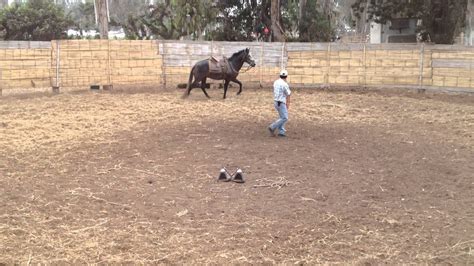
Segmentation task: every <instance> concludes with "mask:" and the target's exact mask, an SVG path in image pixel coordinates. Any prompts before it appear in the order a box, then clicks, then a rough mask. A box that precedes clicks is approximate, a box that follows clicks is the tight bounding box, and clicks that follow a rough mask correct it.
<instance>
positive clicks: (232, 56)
mask: <svg viewBox="0 0 474 266" xmlns="http://www.w3.org/2000/svg"><path fill="white" fill-rule="evenodd" d="M245 50H246V49H243V50H240V51H238V52H235V53H234V54H233V55H231V56H230V57H229V59H233V58H235V57H239V56H240V55H241V54H243V53H245Z"/></svg>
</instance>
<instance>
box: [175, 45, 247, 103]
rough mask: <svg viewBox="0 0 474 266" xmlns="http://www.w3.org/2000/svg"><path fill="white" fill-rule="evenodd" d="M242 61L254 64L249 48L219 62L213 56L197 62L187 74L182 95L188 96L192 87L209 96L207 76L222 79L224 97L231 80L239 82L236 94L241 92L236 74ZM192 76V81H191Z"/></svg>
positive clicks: (240, 84) (242, 63)
mask: <svg viewBox="0 0 474 266" xmlns="http://www.w3.org/2000/svg"><path fill="white" fill-rule="evenodd" d="M244 63H247V64H249V65H250V66H251V67H254V66H255V60H254V59H253V58H252V55H251V54H250V49H249V48H247V49H244V50H241V51H239V52H237V53H234V54H233V55H232V56H231V57H230V58H224V59H222V60H220V61H219V62H217V61H216V60H215V59H214V58H211V59H206V60H201V61H199V62H197V63H196V64H195V65H194V66H193V68H192V69H191V73H190V74H189V80H188V85H187V87H186V92H185V95H184V96H185V97H186V96H188V95H189V94H190V93H191V90H192V89H194V88H201V89H202V91H203V92H204V94H205V95H206V97H207V98H210V97H209V95H208V94H207V92H206V79H207V78H211V79H215V80H224V99H225V96H226V93H227V88H228V86H229V83H230V82H231V81H232V82H235V83H237V84H239V86H240V88H239V92H237V95H239V94H240V93H241V92H242V82H240V81H239V80H237V76H238V75H239V71H240V69H241V68H242V66H243V65H244ZM193 77H194V81H192V80H193Z"/></svg>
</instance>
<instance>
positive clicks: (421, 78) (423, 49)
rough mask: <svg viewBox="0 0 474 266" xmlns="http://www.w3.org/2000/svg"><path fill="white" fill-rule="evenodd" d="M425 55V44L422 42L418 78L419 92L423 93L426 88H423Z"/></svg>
mask: <svg viewBox="0 0 474 266" xmlns="http://www.w3.org/2000/svg"><path fill="white" fill-rule="evenodd" d="M424 57H425V44H424V43H422V44H421V48H420V60H419V62H420V76H419V78H418V92H419V93H423V92H425V89H423V67H424V66H423V65H424V59H425V58H424Z"/></svg>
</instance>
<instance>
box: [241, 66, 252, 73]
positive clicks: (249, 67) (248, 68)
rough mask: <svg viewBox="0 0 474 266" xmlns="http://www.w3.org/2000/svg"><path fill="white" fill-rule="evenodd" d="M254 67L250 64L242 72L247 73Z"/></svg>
mask: <svg viewBox="0 0 474 266" xmlns="http://www.w3.org/2000/svg"><path fill="white" fill-rule="evenodd" d="M252 67H253V66H251V65H249V66H248V67H247V69H245V70H244V71H243V72H242V73H245V72H247V71H249V70H250V69H251V68H252Z"/></svg>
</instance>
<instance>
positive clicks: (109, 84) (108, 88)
mask: <svg viewBox="0 0 474 266" xmlns="http://www.w3.org/2000/svg"><path fill="white" fill-rule="evenodd" d="M111 71H112V70H111V67H110V40H107V84H106V85H102V88H103V89H104V90H112V89H113V85H112V77H111V76H112V73H111Z"/></svg>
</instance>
